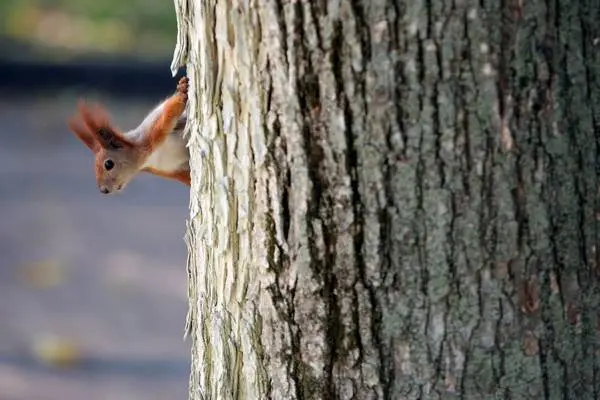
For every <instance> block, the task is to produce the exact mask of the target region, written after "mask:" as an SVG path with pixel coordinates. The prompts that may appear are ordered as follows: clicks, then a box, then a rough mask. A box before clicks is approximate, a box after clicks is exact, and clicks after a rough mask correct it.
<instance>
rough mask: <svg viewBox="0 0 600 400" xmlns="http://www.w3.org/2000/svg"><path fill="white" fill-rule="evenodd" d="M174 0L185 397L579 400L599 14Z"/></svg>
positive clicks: (554, 8) (592, 329)
mask: <svg viewBox="0 0 600 400" xmlns="http://www.w3.org/2000/svg"><path fill="white" fill-rule="evenodd" d="M175 4H176V9H177V17H178V22H179V34H178V43H177V48H176V51H175V56H174V61H173V71H176V69H177V68H178V67H179V66H181V65H183V64H184V63H185V64H187V71H188V76H189V77H190V83H191V95H190V107H191V113H190V122H189V124H188V125H189V128H188V133H189V140H190V152H191V165H192V188H191V199H190V220H189V227H188V234H187V242H188V249H189V255H190V258H189V263H188V271H189V275H190V279H189V296H190V309H189V315H188V326H187V327H186V329H187V330H189V332H190V336H191V339H192V342H193V348H192V373H191V379H190V398H191V399H230V398H231V399H233V398H236V399H336V398H339V399H451V398H461V399H489V398H504V399H567V398H568V399H595V398H599V397H600V375H599V372H600V370H599V367H600V358H599V357H598V350H599V349H598V327H600V320H599V319H598V311H597V310H599V305H600V304H599V300H600V294H599V291H598V289H599V288H598V274H599V270H598V268H599V256H598V253H597V251H596V246H597V243H598V232H599V230H598V220H599V217H598V215H600V214H599V213H600V209H599V204H598V202H599V200H598V198H599V197H598V194H599V189H600V187H599V182H598V171H599V168H600V167H599V165H600V164H599V163H598V155H599V140H600V139H599V138H600V24H598V23H597V21H598V20H600V2H597V1H594V0H581V1H562V0H559V1H552V2H550V1H543V0H532V1H521V0H502V1H483V0H482V1H479V2H474V1H461V0H454V1H452V2H445V1H441V0H426V1H391V0H373V1H360V0H339V1H322V0H320V1H308V0H297V1H282V0H248V1H245V2H235V1H231V0H219V1H216V0H175Z"/></svg>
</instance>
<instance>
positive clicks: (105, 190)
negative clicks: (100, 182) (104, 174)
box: [100, 187, 110, 194]
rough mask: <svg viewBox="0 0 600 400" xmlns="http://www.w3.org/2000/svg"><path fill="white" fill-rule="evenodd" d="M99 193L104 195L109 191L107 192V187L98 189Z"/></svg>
mask: <svg viewBox="0 0 600 400" xmlns="http://www.w3.org/2000/svg"><path fill="white" fill-rule="evenodd" d="M100 191H101V192H102V193H104V194H108V192H109V191H110V190H108V188H107V187H102V188H100Z"/></svg>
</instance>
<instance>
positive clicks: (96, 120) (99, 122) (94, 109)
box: [79, 101, 133, 149]
mask: <svg viewBox="0 0 600 400" xmlns="http://www.w3.org/2000/svg"><path fill="white" fill-rule="evenodd" d="M79 113H80V115H81V117H82V119H83V122H84V123H85V125H86V126H87V129H88V131H89V132H91V133H92V135H93V137H94V138H95V140H96V141H97V142H98V143H99V144H100V145H101V146H102V147H104V148H106V149H120V148H122V147H125V146H132V145H133V144H132V143H131V142H129V141H128V140H127V139H126V138H125V137H123V135H121V134H120V133H118V132H117V131H116V129H115V128H113V126H112V124H111V122H110V119H109V117H108V114H107V113H106V111H105V110H104V108H102V107H101V106H100V105H98V104H94V105H92V106H91V107H88V106H87V105H86V104H85V103H84V102H82V101H80V102H79Z"/></svg>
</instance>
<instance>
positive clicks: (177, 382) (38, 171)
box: [0, 95, 189, 400]
mask: <svg viewBox="0 0 600 400" xmlns="http://www.w3.org/2000/svg"><path fill="white" fill-rule="evenodd" d="M74 102H75V100H74V99H73V98H72V97H69V96H67V95H64V96H56V97H47V96H45V97H39V98H33V99H27V100H23V101H18V102H16V103H15V102H14V101H11V102H10V103H9V102H8V101H7V100H6V99H2V98H0V139H1V145H0V400H70V399H89V400H96V399H103V400H104V399H111V400H113V399H114V400H121V399H123V400H125V399H127V400H137V399H147V400H152V399H184V398H186V392H187V380H188V368H189V367H188V364H189V362H188V357H189V356H188V351H189V350H188V349H189V344H188V343H184V342H183V340H182V334H183V326H184V319H185V312H186V308H187V305H186V289H185V284H186V281H185V279H186V277H185V244H184V241H183V235H184V227H185V223H184V221H185V218H186V216H187V204H188V192H187V188H185V187H183V186H181V185H179V184H177V183H175V182H168V181H163V180H160V179H158V178H154V177H150V176H144V177H141V178H139V179H137V180H136V181H135V182H134V183H132V184H131V186H130V187H128V188H127V190H126V191H125V192H124V193H122V194H121V195H118V196H114V197H106V196H103V195H102V194H101V193H100V192H99V191H98V189H97V188H96V186H95V184H94V179H93V171H92V158H91V154H90V153H89V152H88V150H87V149H86V148H85V147H84V146H83V145H82V144H80V143H79V142H78V141H76V139H75V138H74V137H73V136H71V135H70V134H69V133H68V131H67V130H66V128H65V123H64V120H65V117H66V116H67V115H68V113H70V112H71V111H72V109H73V105H74ZM107 105H108V106H109V107H110V108H111V110H113V114H114V117H115V120H117V122H118V123H119V125H121V126H123V127H129V126H131V125H132V124H134V123H135V122H137V121H138V120H139V118H141V117H142V116H143V115H144V111H145V109H146V108H147V107H148V106H150V105H151V103H148V104H136V105H130V104H116V103H115V102H114V101H109V100H107ZM55 270H58V271H59V272H61V273H62V275H59V278H57V279H55V280H53V279H51V278H48V277H46V278H44V276H46V275H47V274H49V273H50V272H52V271H55ZM48 271H50V272H48ZM44 274H46V275H44ZM50 276H52V275H50ZM38 281H40V282H41V284H37V283H36V282H38ZM44 282H45V283H46V285H44ZM40 285H41V286H40ZM48 335H56V336H57V337H60V338H62V339H63V340H67V341H68V342H69V343H73V344H74V345H75V346H76V348H77V349H80V352H81V357H82V360H81V361H80V362H78V363H76V364H75V365H74V366H73V367H72V368H71V369H67V370H65V369H61V368H58V367H55V366H48V365H44V364H43V363H41V362H40V361H39V359H38V358H36V357H35V352H32V350H31V348H32V346H34V344H35V343H36V342H37V341H38V340H39V339H38V338H40V337H47V336H48Z"/></svg>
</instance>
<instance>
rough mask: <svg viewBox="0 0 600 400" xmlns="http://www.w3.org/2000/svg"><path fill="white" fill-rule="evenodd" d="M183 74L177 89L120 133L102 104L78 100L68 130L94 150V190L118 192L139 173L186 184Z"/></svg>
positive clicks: (184, 82)
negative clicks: (137, 123)
mask: <svg viewBox="0 0 600 400" xmlns="http://www.w3.org/2000/svg"><path fill="white" fill-rule="evenodd" d="M187 93H188V78H187V77H183V78H181V79H180V80H179V83H178V85H177V91H176V92H175V93H174V94H173V95H172V96H170V97H169V98H167V99H166V100H164V101H163V102H161V103H160V104H159V105H158V106H156V107H155V108H154V109H153V110H152V111H151V112H150V113H149V114H148V115H147V116H146V117H145V118H144V120H143V121H142V123H141V124H140V125H139V126H138V127H137V128H135V129H133V130H130V131H128V132H125V133H122V132H120V131H119V130H118V129H117V128H116V127H114V126H113V125H112V124H111V122H110V119H109V116H108V114H107V113H106V112H105V111H104V109H103V108H102V107H101V106H99V105H97V104H94V105H93V106H91V107H88V106H87V105H86V104H85V102H84V101H83V100H80V101H79V104H78V108H79V114H77V115H75V116H73V117H71V118H70V119H69V120H68V126H69V129H70V130H71V131H72V132H73V133H74V134H75V135H76V136H77V137H78V138H79V139H80V140H81V141H82V142H83V143H84V144H85V145H86V146H87V147H88V148H90V150H92V152H93V153H94V154H95V173H96V183H97V185H98V188H99V189H100V192H102V193H104V194H112V193H117V192H119V191H121V190H122V189H123V188H125V186H126V185H127V184H128V183H129V182H131V180H132V179H133V178H134V177H135V176H136V175H137V174H138V173H139V172H149V173H151V174H154V175H157V176H160V177H163V178H167V179H174V180H176V181H179V182H181V183H183V184H185V185H187V186H190V181H191V179H190V166H189V157H190V156H189V150H188V148H187V146H186V142H185V140H184V138H183V131H184V128H185V125H186V122H187V111H186V105H187V98H188V94H187Z"/></svg>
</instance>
